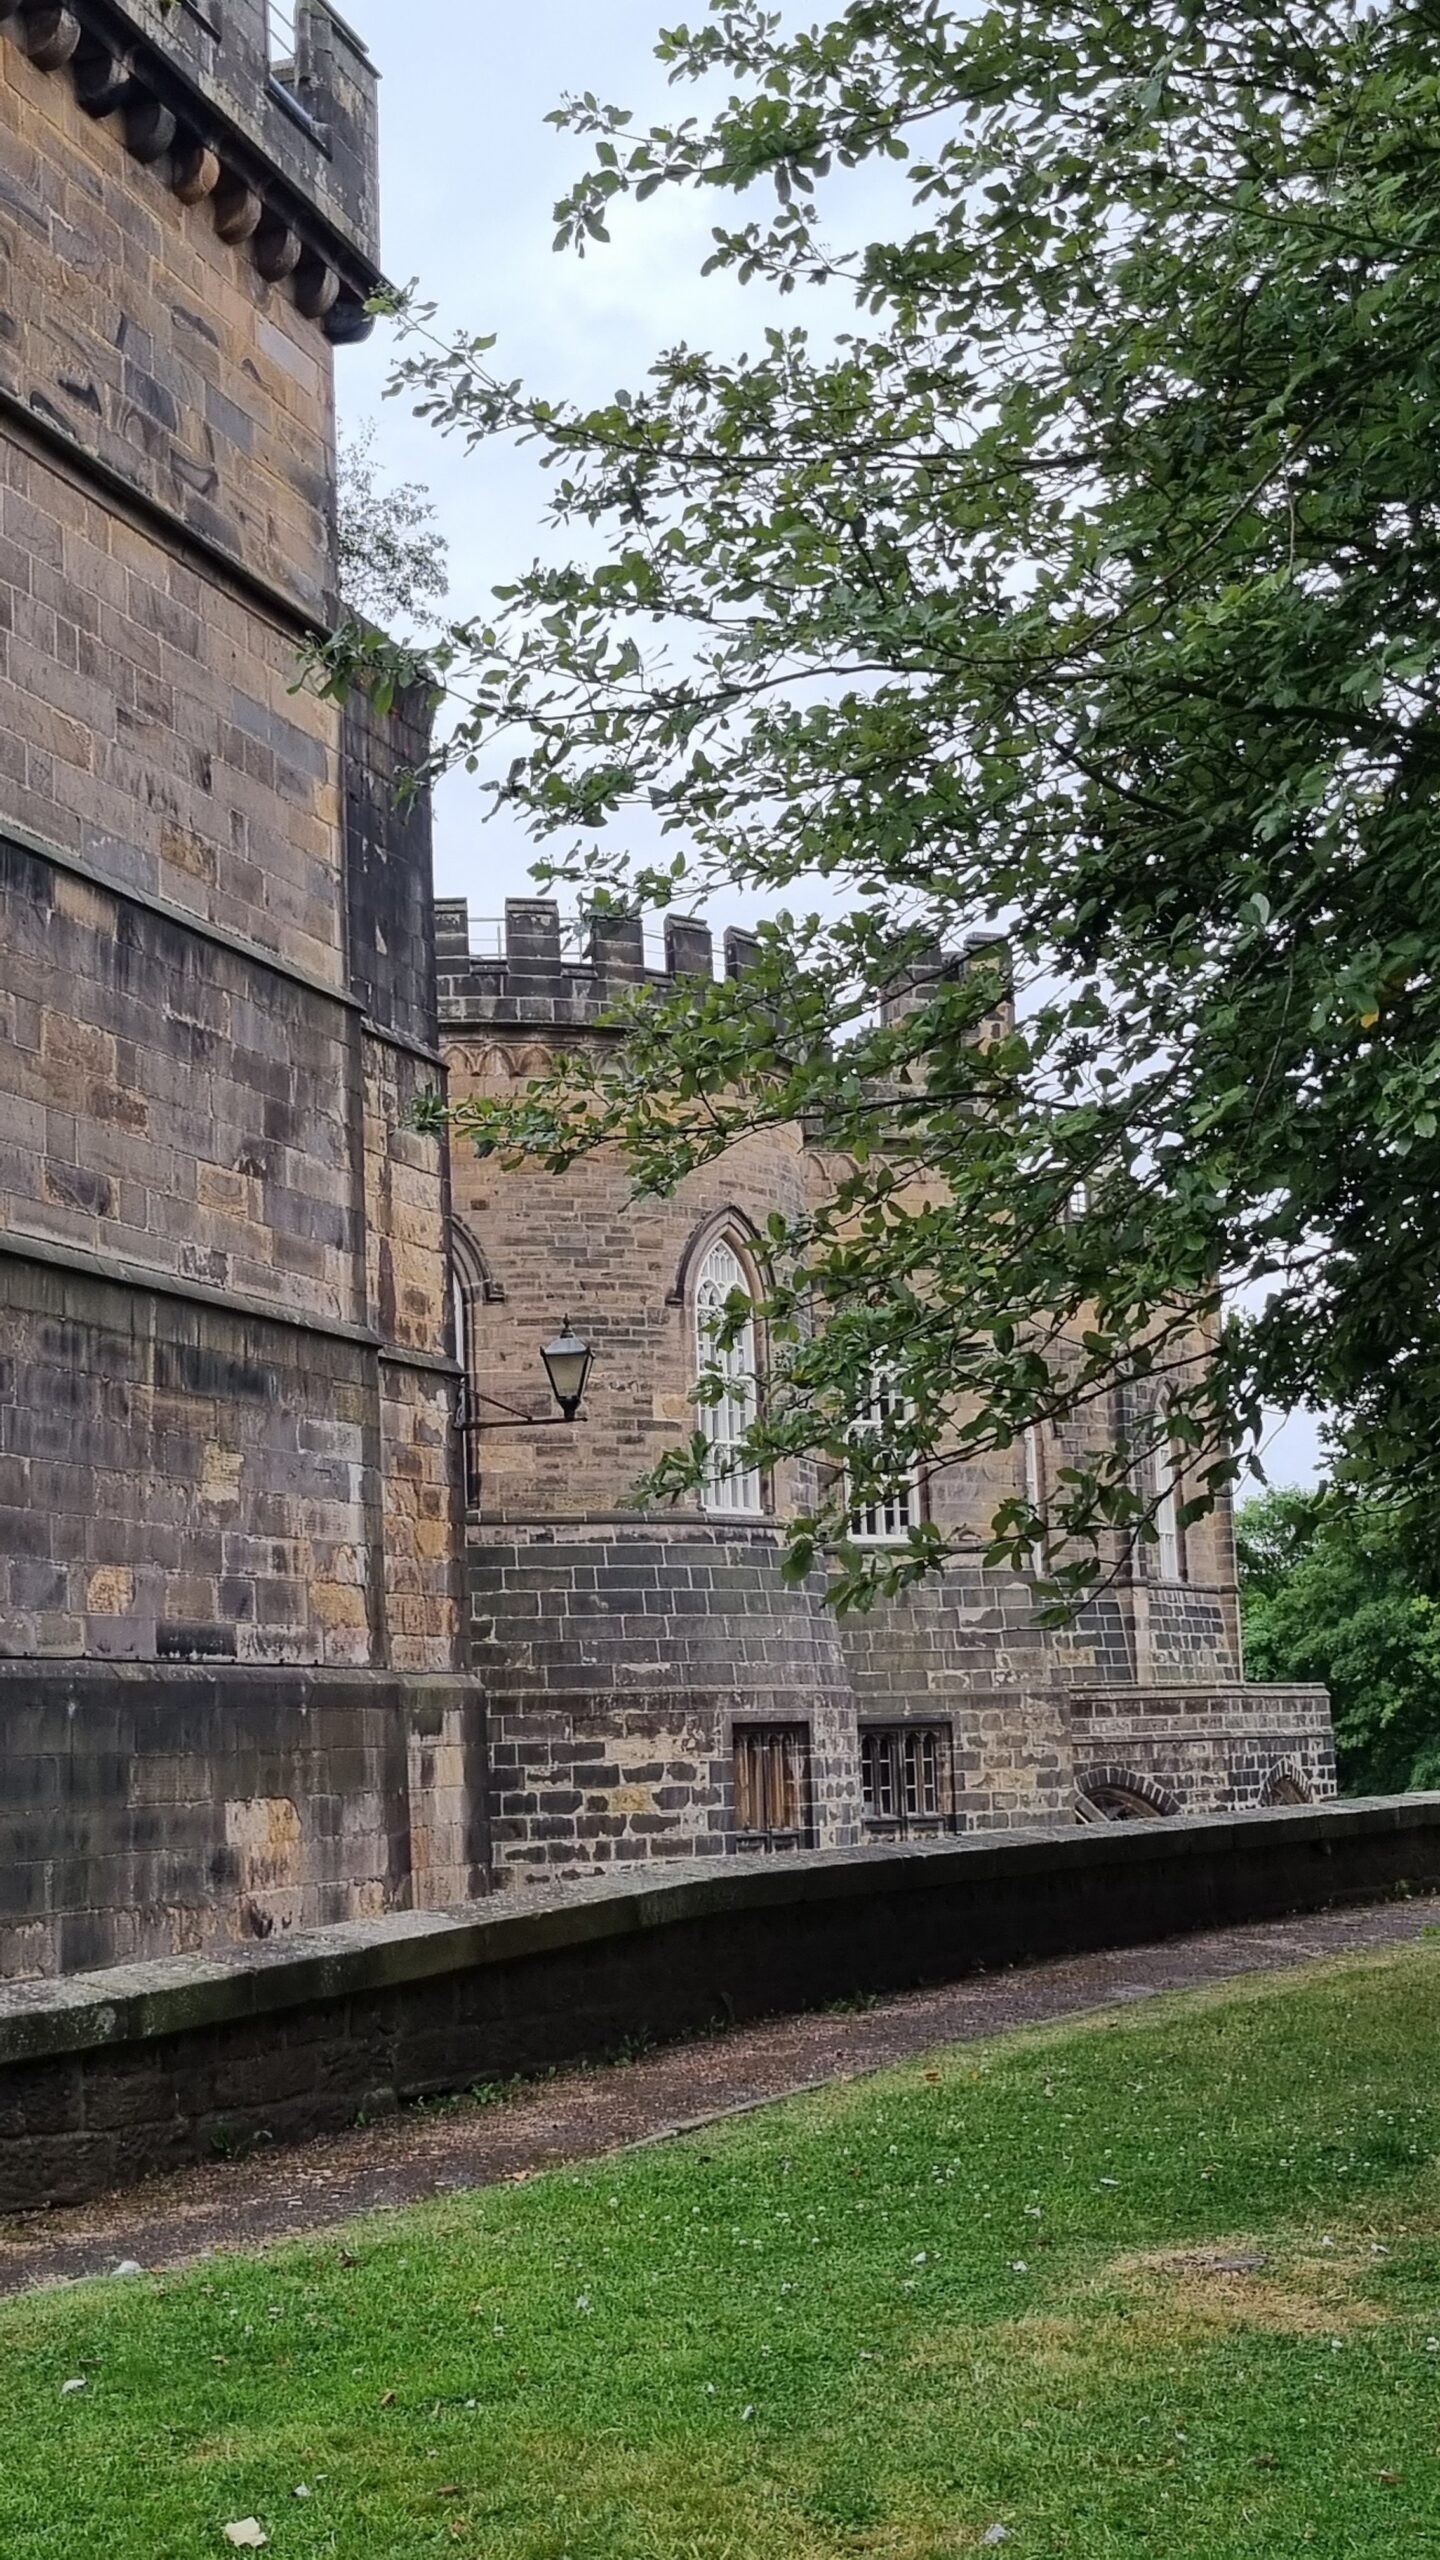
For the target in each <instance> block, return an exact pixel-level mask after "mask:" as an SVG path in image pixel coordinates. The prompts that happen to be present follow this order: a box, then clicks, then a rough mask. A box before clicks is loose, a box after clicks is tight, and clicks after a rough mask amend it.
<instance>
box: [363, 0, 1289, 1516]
mask: <svg viewBox="0 0 1440 2560" xmlns="http://www.w3.org/2000/svg"><path fill="white" fill-rule="evenodd" d="M344 13H345V15H346V16H347V17H348V18H349V20H350V22H351V23H352V25H354V26H355V27H356V28H357V29H358V31H359V33H360V35H361V36H362V37H363V38H364V40H365V42H366V43H367V44H368V45H369V46H370V48H371V51H372V52H373V54H374V56H375V59H376V62H377V64H378V65H379V68H380V71H381V73H382V87H381V113H382V126H381V132H382V155H383V156H382V206H383V215H384V233H385V261H386V266H387V269H388V272H389V273H390V275H391V276H392V277H393V278H394V279H395V280H396V281H397V282H399V283H402V284H403V283H408V282H409V281H410V279H411V278H412V277H414V278H417V279H418V281H419V285H420V289H421V292H422V295H423V297H424V298H425V299H426V300H428V301H432V302H435V303H437V304H438V305H439V309H440V324H441V326H442V327H444V326H446V325H448V326H450V327H453V328H456V329H464V330H478V331H483V332H486V333H488V332H490V331H491V330H494V331H495V332H497V333H498V338H499V344H498V346H497V348H496V350H495V355H494V359H493V361H494V362H495V364H496V365H497V367H499V368H501V369H502V370H503V372H504V373H505V375H506V376H507V377H509V376H517V375H518V376H522V377H524V378H525V379H526V380H527V381H528V382H529V383H531V384H532V385H534V386H535V387H537V388H540V387H543V388H544V389H546V390H547V391H549V392H552V393H554V392H561V393H567V392H568V393H571V394H574V395H577V396H580V397H589V398H601V397H604V396H605V395H607V394H608V393H610V392H613V391H615V390H616V389H618V388H619V387H620V386H621V385H623V384H629V383H633V382H635V381H636V380H637V379H638V378H639V377H640V375H641V374H642V373H643V372H644V370H645V367H646V365H647V364H648V363H649V362H650V360H651V358H652V357H653V355H654V354H655V352H656V350H657V349H658V348H661V347H664V346H668V345H673V344H675V343H677V342H678V341H680V340H681V339H687V338H688V339H690V340H691V341H692V342H695V343H700V344H705V345H713V344H715V343H716V342H717V341H720V342H724V343H727V344H729V345H731V346H734V345H736V344H738V343H741V342H743V339H744V338H745V337H746V336H747V335H748V336H753V335H754V334H755V331H756V329H757V327H758V326H761V325H763V321H764V318H765V317H766V316H768V315H767V314H766V313H764V312H763V311H761V310H760V309H759V308H758V307H757V306H756V305H755V304H754V302H753V300H747V298H746V297H743V296H741V295H740V294H739V293H738V290H737V289H736V288H735V287H734V286H733V285H732V284H731V283H730V282H729V280H728V279H724V278H717V279H712V280H711V281H710V282H709V284H702V283H701V282H700V281H699V275H698V270H699V267H700V263H701V260H702V259H703V257H704V255H705V251H706V246H707V242H708V229H709V224H710V222H711V221H712V220H713V219H714V215H713V212H712V211H710V210H709V209H707V208H706V207H704V206H702V205H699V204H697V203H694V202H692V201H687V200H685V199H682V198H680V197H678V196H672V195H671V194H670V193H669V192H668V191H665V192H662V194H661V195H660V196H659V197H657V198H655V199H654V200H653V201H652V202H651V203H650V204H649V205H648V206H646V207H644V208H643V209H642V210H641V212H640V213H639V214H638V216H636V215H634V214H633V213H632V214H631V215H629V216H628V217H627V216H626V215H624V214H622V215H621V217H620V218H619V220H618V221H617V223H616V225H615V238H614V240H613V242H612V244H611V246H610V247H608V248H603V249H599V250H596V251H595V252H594V253H593V254H592V255H591V256H590V257H589V258H587V259H585V260H583V261H582V260H579V259H577V258H575V257H574V256H573V255H570V254H566V255H564V256H556V254H555V253H554V250H553V248H552V240H553V232H554V226H553V222H552V219H551V215H552V209H553V207H554V204H555V201H556V198H557V197H558V196H559V195H560V194H561V193H562V192H563V190H564V189H565V187H566V186H567V185H568V184H569V182H570V179H571V178H572V176H573V175H574V173H575V171H576V170H577V168H578V167H579V166H580V165H581V154H582V149H583V146H582V145H581V144H580V143H578V142H577V141H576V140H575V139H574V138H573V137H571V136H570V135H568V134H558V133H556V132H555V130H554V128H553V127H551V126H549V125H547V124H546V122H545V118H546V116H547V114H548V113H549V111H550V110H551V108H552V107H554V106H555V105H556V104H557V103H558V101H559V98H560V96H561V94H562V93H563V92H567V91H570V92H574V91H584V90H587V89H593V90H595V91H596V92H597V94H598V95H599V96H601V97H602V98H605V99H609V100H613V101H615V102H617V103H621V104H623V105H626V106H630V107H633V108H635V109H636V111H637V117H639V118H643V119H645V120H647V121H648V120H650V118H651V117H652V116H654V117H658V116H659V115H661V114H663V113H665V112H666V111H667V107H670V108H673V109H674V110H675V111H677V112H681V113H683V112H686V111H688V107H689V105H690V104H691V103H692V102H693V93H690V92H688V91H682V92H673V91H671V90H670V89H669V88H668V87H667V84H666V82H665V77H664V74H663V72H662V71H661V70H660V68H659V66H658V65H657V64H656V62H655V60H654V56H653V43H654V35H655V30H656V27H657V26H658V25H659V24H661V23H663V22H666V21H668V22H669V23H671V24H674V23H675V22H676V19H677V17H679V16H680V15H681V14H683V13H682V11H681V9H680V7H679V0H670V5H668V6H667V0H587V5H582V0H532V5H531V6H529V7H517V6H516V5H515V4H514V0H508V5H506V6H504V7H497V6H494V5H491V0H344ZM691 14H693V15H694V16H695V17H697V18H698V17H699V16H700V15H701V14H702V7H701V0H695V5H694V7H693V10H692V12H691ZM682 101H683V103H682ZM787 316H789V317H793V316H794V306H793V305H791V306H790V307H789V310H788V312H787ZM839 317H840V315H839V313H838V310H837V314H836V318H837V321H838V319H839ZM393 356H394V337H393V333H392V332H391V331H389V330H387V329H385V328H383V327H382V328H380V329H378V330H377V332H376V334H375V337H374V338H373V340H372V341H371V343H370V344H369V345H368V346H367V347H364V348H350V349H344V350H341V352H340V356H339V381H340V400H341V415H342V420H343V421H344V422H345V423H346V424H347V425H349V426H351V427H352V428H353V427H358V426H360V425H362V424H363V423H364V422H366V421H367V420H373V421H374V422H375V424H376V426H377V430H378V451H379V457H380V460H381V463H382V466H383V468H384V470H385V472H386V473H387V474H393V475H394V476H396V477H403V478H413V479H419V480H423V481H425V482H426V483H427V484H428V485H429V487H430V489H431V490H432V492H433V494H434V497H435V500H436V504H437V507H438V510H439V514H440V518H441V521H442V524H443V527H444V530H445V533H446V534H447V536H448V538H449V541H450V546H451V565H452V571H453V577H452V599H451V601H452V607H453V609H454V610H455V611H456V612H457V613H458V612H472V611H475V610H478V609H479V608H480V606H481V605H482V604H483V602H484V600H485V599H486V597H487V596H488V591H489V589H490V588H491V587H492V586H493V585H494V584H495V583H496V582H497V580H499V579H502V578H504V577H505V576H507V575H508V574H510V573H511V572H513V571H514V570H515V569H516V568H517V567H519V566H523V565H524V564H525V563H527V562H528V561H529V560H530V558H531V557H532V556H533V554H534V552H535V551H536V549H537V548H539V547H541V545H542V543H543V539H544V537H543V534H542V532H541V529H540V522H539V519H540V513H541V508H542V505H543V497H544V483H543V481H542V479H541V477H540V475H539V473H538V471H537V470H536V469H535V467H534V466H533V464H531V463H529V462H528V461H525V460H523V459H521V458H519V457H515V456H507V455H504V454H502V453H501V452H499V451H498V450H496V449H493V448H486V449H484V450H482V451H481V452H480V453H479V454H478V455H473V456H467V455H466V454H465V453H464V451H463V450H462V448H461V447H459V446H458V445H456V444H454V443H451V442H448V441H446V440H444V439H442V438H441V437H439V436H437V435H436V434H435V432H434V430H433V429H432V428H430V427H428V426H426V425H425V424H423V423H422V422H421V421H418V420H416V419H414V418H412V417H411V416H409V415H408V413H407V412H406V410H405V409H404V407H403V406H402V405H401V404H400V403H398V402H395V401H387V400H386V399H385V398H384V388H385V382H386V378H387V375H388V373H389V370H390V366H391V363H392V360H393ZM438 814H439V825H438V835H437V846H436V869H437V881H438V885H439V888H440V890H441V892H442V894H445V895H450V896H462V895H463V896H466V897H468V898H469V900H470V904H471V911H472V913H473V914H475V915H477V916H497V915H498V914H499V913H500V911H501V909H502V907H503V905H504V901H505V899H506V898H507V896H508V897H515V896H524V895H526V894H527V892H529V891H531V889H532V887H533V884H532V883H531V882H530V881H529V879H528V877H527V873H528V866H529V864H530V862H531V861H532V860H533V858H534V857H533V852H532V849H531V848H530V846H529V844H528V843H527V841H526V840H525V839H524V838H523V837H522V836H520V835H519V833H518V831H516V830H513V829H509V830H507V829H505V828H504V827H502V826H501V825H499V824H492V825H482V823H481V807H480V802H479V797H478V792H477V788H476V786H475V785H474V784H470V783H467V782H466V781H465V780H464V779H463V778H461V779H455V780H452V781H450V782H447V783H446V785H445V786H444V788H443V790H442V793H441V802H440V809H439V813H438ZM731 920H732V921H735V922H743V921H744V920H745V918H744V917H743V916H742V915H741V914H740V913H739V912H738V910H737V913H736V915H735V916H734V917H733V918H732V919H731ZM1266 1463H1267V1467H1268V1469H1269V1472H1270V1473H1271V1475H1272V1477H1273V1478H1274V1479H1275V1480H1276V1481H1280V1482H1300V1481H1304V1480H1306V1479H1308V1478H1309V1477H1310V1476H1311V1475H1312V1474H1313V1471H1314V1465H1315V1434H1314V1431H1313V1428H1312V1427H1311V1425H1310V1424H1309V1423H1308V1421H1306V1420H1305V1419H1304V1418H1303V1417H1299V1418H1296V1419H1293V1420H1291V1421H1289V1422H1287V1423H1284V1424H1282V1425H1280V1426H1278V1433H1277V1437H1276V1438H1275V1440H1274V1441H1273V1443H1272V1445H1271V1448H1270V1450H1269V1452H1268V1455H1267V1460H1266Z"/></svg>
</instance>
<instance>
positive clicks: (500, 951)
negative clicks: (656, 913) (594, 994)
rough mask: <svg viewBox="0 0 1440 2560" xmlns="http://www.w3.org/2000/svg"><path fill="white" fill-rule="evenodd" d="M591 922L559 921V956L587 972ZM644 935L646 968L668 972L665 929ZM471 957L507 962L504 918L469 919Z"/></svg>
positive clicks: (649, 930) (648, 928)
mask: <svg viewBox="0 0 1440 2560" xmlns="http://www.w3.org/2000/svg"><path fill="white" fill-rule="evenodd" d="M590 931H591V927H590V919H589V917H588V916H581V915H571V916H562V917H561V918H560V956H561V959H562V960H564V961H565V962H566V964H567V966H569V967H571V968H584V967H586V966H588V964H589V959H590ZM644 934H645V966H646V968H647V969H655V970H658V971H663V970H664V968H665V928H664V926H663V925H660V924H647V925H646V926H645V928H644ZM470 957H471V959H472V960H503V959H504V958H505V919H504V917H503V916H474V915H472V916H471V918H470Z"/></svg>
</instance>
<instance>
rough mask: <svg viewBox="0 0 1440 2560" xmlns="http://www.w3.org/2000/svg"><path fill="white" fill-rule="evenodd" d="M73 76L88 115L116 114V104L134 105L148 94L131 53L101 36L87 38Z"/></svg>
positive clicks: (120, 105)
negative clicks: (103, 41) (102, 39)
mask: <svg viewBox="0 0 1440 2560" xmlns="http://www.w3.org/2000/svg"><path fill="white" fill-rule="evenodd" d="M70 76H71V78H72V79H73V80H74V83H75V95H76V97H77V98H78V99H79V101H80V104H81V106H82V107H83V108H84V110H85V113H86V114H87V116H97V117H99V116H111V115H114V114H115V112H116V110H117V108H119V107H128V106H131V105H133V104H134V103H135V101H136V100H137V99H140V98H143V97H144V95H145V90H144V87H143V84H142V83H141V82H140V81H138V80H137V79H136V77H135V65H134V63H133V61H132V60H131V57H130V55H129V54H128V53H121V52H119V51H118V50H117V48H116V47H115V46H114V45H110V44H104V43H102V42H101V41H100V39H99V38H98V37H94V36H90V37H87V38H86V39H85V41H84V43H83V44H82V45H81V46H80V48H79V51H78V52H77V53H76V56H75V63H74V68H73V70H72V72H71V75H70Z"/></svg>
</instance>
